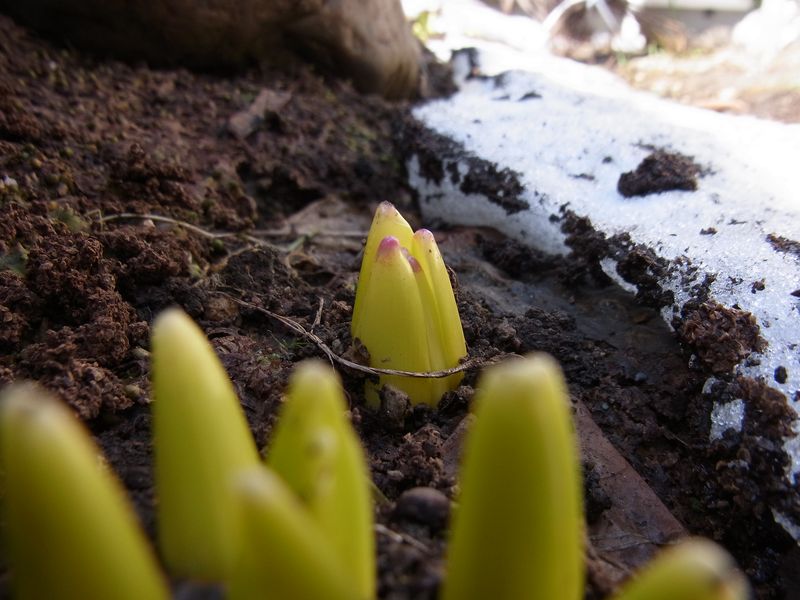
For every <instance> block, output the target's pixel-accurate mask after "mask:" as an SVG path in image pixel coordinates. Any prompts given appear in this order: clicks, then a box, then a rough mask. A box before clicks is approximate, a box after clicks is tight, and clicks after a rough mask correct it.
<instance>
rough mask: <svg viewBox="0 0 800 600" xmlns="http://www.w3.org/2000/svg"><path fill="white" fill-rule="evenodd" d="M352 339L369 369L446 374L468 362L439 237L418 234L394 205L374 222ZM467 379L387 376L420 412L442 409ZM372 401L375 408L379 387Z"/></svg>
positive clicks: (369, 389)
mask: <svg viewBox="0 0 800 600" xmlns="http://www.w3.org/2000/svg"><path fill="white" fill-rule="evenodd" d="M352 335H353V338H357V339H359V340H360V341H361V342H362V343H363V344H364V346H365V347H366V348H367V350H368V351H369V354H370V366H372V367H376V368H387V369H397V370H403V371H417V372H426V371H441V370H445V369H449V368H452V367H455V366H457V365H458V363H459V361H460V360H461V359H462V358H464V357H465V356H466V355H467V349H466V344H465V342H464V333H463V330H462V328H461V319H460V318H459V315H458V308H457V306H456V301H455V297H454V295H453V288H452V286H451V284H450V277H449V275H448V273H447V268H446V267H445V265H444V261H443V260H442V256H441V254H440V253H439V248H438V247H437V245H436V241H435V240H434V238H433V234H432V233H431V232H430V231H428V230H426V229H421V230H419V231H417V233H415V234H412V232H411V228H410V227H409V226H408V223H406V221H405V220H404V219H403V217H402V216H401V215H400V213H399V212H397V210H396V209H395V208H394V206H392V205H391V204H389V203H388V202H384V203H382V204H381V205H380V206H379V207H378V210H377V212H376V213H375V218H374V220H373V222H372V227H371V228H370V232H369V235H368V237H367V245H366V248H365V249H364V258H363V262H362V264H361V274H360V276H359V281H358V289H357V292H356V300H355V306H354V309H353V322H352ZM461 378H462V375H461V374H456V375H451V376H450V377H447V378H439V379H435V378H413V377H403V376H396V375H387V376H382V377H381V378H380V386H383V385H385V384H391V385H393V386H395V387H397V388H399V389H401V390H403V391H404V392H405V393H406V394H408V396H409V398H410V399H411V402H412V403H414V404H419V403H425V404H430V405H432V406H433V405H436V404H437V403H438V402H439V399H440V398H441V396H442V394H443V393H444V392H446V391H448V390H451V389H454V388H455V387H456V386H457V385H458V383H459V382H460V381H461ZM367 400H368V401H369V403H370V404H373V405H374V404H377V402H378V394H377V390H376V389H375V388H374V386H370V385H368V386H367Z"/></svg>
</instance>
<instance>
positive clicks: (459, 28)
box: [402, 0, 800, 123]
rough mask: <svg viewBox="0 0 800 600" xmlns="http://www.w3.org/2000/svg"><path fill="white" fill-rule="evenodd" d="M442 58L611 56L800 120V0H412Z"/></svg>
mask: <svg viewBox="0 0 800 600" xmlns="http://www.w3.org/2000/svg"><path fill="white" fill-rule="evenodd" d="M402 4H403V9H404V11H405V14H406V16H407V18H408V19H410V20H411V21H412V23H413V28H414V32H415V34H416V35H417V37H418V38H419V39H421V40H422V41H423V42H424V43H425V44H426V45H427V46H428V47H429V48H430V49H431V50H432V51H433V52H434V53H435V54H436V55H437V56H438V57H439V58H440V59H442V60H448V58H449V55H450V52H451V51H452V50H454V49H456V48H459V47H470V46H471V47H476V48H479V49H480V52H481V55H482V60H481V68H482V69H484V70H485V69H489V70H492V71H502V70H505V69H508V68H522V69H526V68H533V69H536V68H537V67H536V66H535V65H536V64H537V63H540V62H541V61H542V60H546V59H544V58H543V57H546V56H547V55H549V54H551V53H552V54H554V55H557V56H564V57H569V58H573V59H575V60H578V61H582V62H586V63H593V64H597V65H601V66H602V67H604V68H606V69H608V70H610V71H613V72H615V73H617V74H618V75H620V76H621V77H623V78H624V79H625V80H627V81H628V82H629V83H630V84H631V85H632V86H634V87H636V88H640V89H644V90H648V91H651V92H654V93H656V94H658V95H660V96H664V97H668V98H672V99H674V100H677V101H679V102H684V103H687V104H692V105H696V106H700V107H704V108H709V109H713V110H717V111H722V112H730V113H740V114H753V115H756V116H760V117H764V118H769V119H775V120H779V121H784V122H787V123H796V122H800V2H798V0H763V1H762V2H758V1H757V0H630V1H628V2H625V1H624V0H563V1H558V0H485V2H481V1H480V0H403V2H402Z"/></svg>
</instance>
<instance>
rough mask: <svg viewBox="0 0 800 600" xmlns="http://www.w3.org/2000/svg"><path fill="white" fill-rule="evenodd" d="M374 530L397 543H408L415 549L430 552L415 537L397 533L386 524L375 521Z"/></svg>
mask: <svg viewBox="0 0 800 600" xmlns="http://www.w3.org/2000/svg"><path fill="white" fill-rule="evenodd" d="M375 531H376V532H377V533H380V534H381V535H385V536H387V537H389V538H391V539H392V540H393V541H394V542H397V543H398V544H408V545H409V546H414V547H415V548H416V549H417V550H422V551H423V552H425V553H426V554H427V553H430V551H431V550H430V548H428V547H427V546H426V545H425V544H423V543H422V542H420V541H419V540H418V539H417V538H414V537H411V536H410V535H407V534H405V533H399V532H397V531H394V530H393V529H389V528H388V527H386V525H381V524H380V523H375Z"/></svg>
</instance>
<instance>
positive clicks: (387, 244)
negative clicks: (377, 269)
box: [375, 235, 400, 259]
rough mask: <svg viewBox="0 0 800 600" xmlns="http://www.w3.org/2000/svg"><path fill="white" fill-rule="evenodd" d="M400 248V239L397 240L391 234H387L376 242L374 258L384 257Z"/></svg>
mask: <svg viewBox="0 0 800 600" xmlns="http://www.w3.org/2000/svg"><path fill="white" fill-rule="evenodd" d="M399 249H400V240H398V239H397V238H396V237H394V236H393V235H387V236H386V237H385V238H383V239H382V240H381V243H380V244H378V251H377V252H376V256H375V257H376V258H378V259H380V258H384V257H387V256H389V255H391V254H392V253H393V252H396V251H397V250H399Z"/></svg>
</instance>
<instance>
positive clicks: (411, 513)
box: [392, 487, 450, 530]
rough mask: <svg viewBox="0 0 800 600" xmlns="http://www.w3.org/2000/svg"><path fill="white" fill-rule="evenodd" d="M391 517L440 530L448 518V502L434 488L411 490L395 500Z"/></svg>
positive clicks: (445, 497)
mask: <svg viewBox="0 0 800 600" xmlns="http://www.w3.org/2000/svg"><path fill="white" fill-rule="evenodd" d="M392 516H393V517H394V518H395V519H402V520H408V521H414V522H416V523H421V524H422V525H427V526H428V527H431V528H432V529H434V530H438V529H442V528H443V527H444V526H445V525H446V524H447V519H448V517H449V516H450V500H449V499H448V498H447V496H445V495H444V494H443V493H442V492H440V491H439V490H436V489H434V488H429V487H415V488H411V489H410V490H406V491H405V492H403V493H402V494H401V495H400V497H399V498H398V499H397V503H396V504H395V507H394V512H393V513H392Z"/></svg>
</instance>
